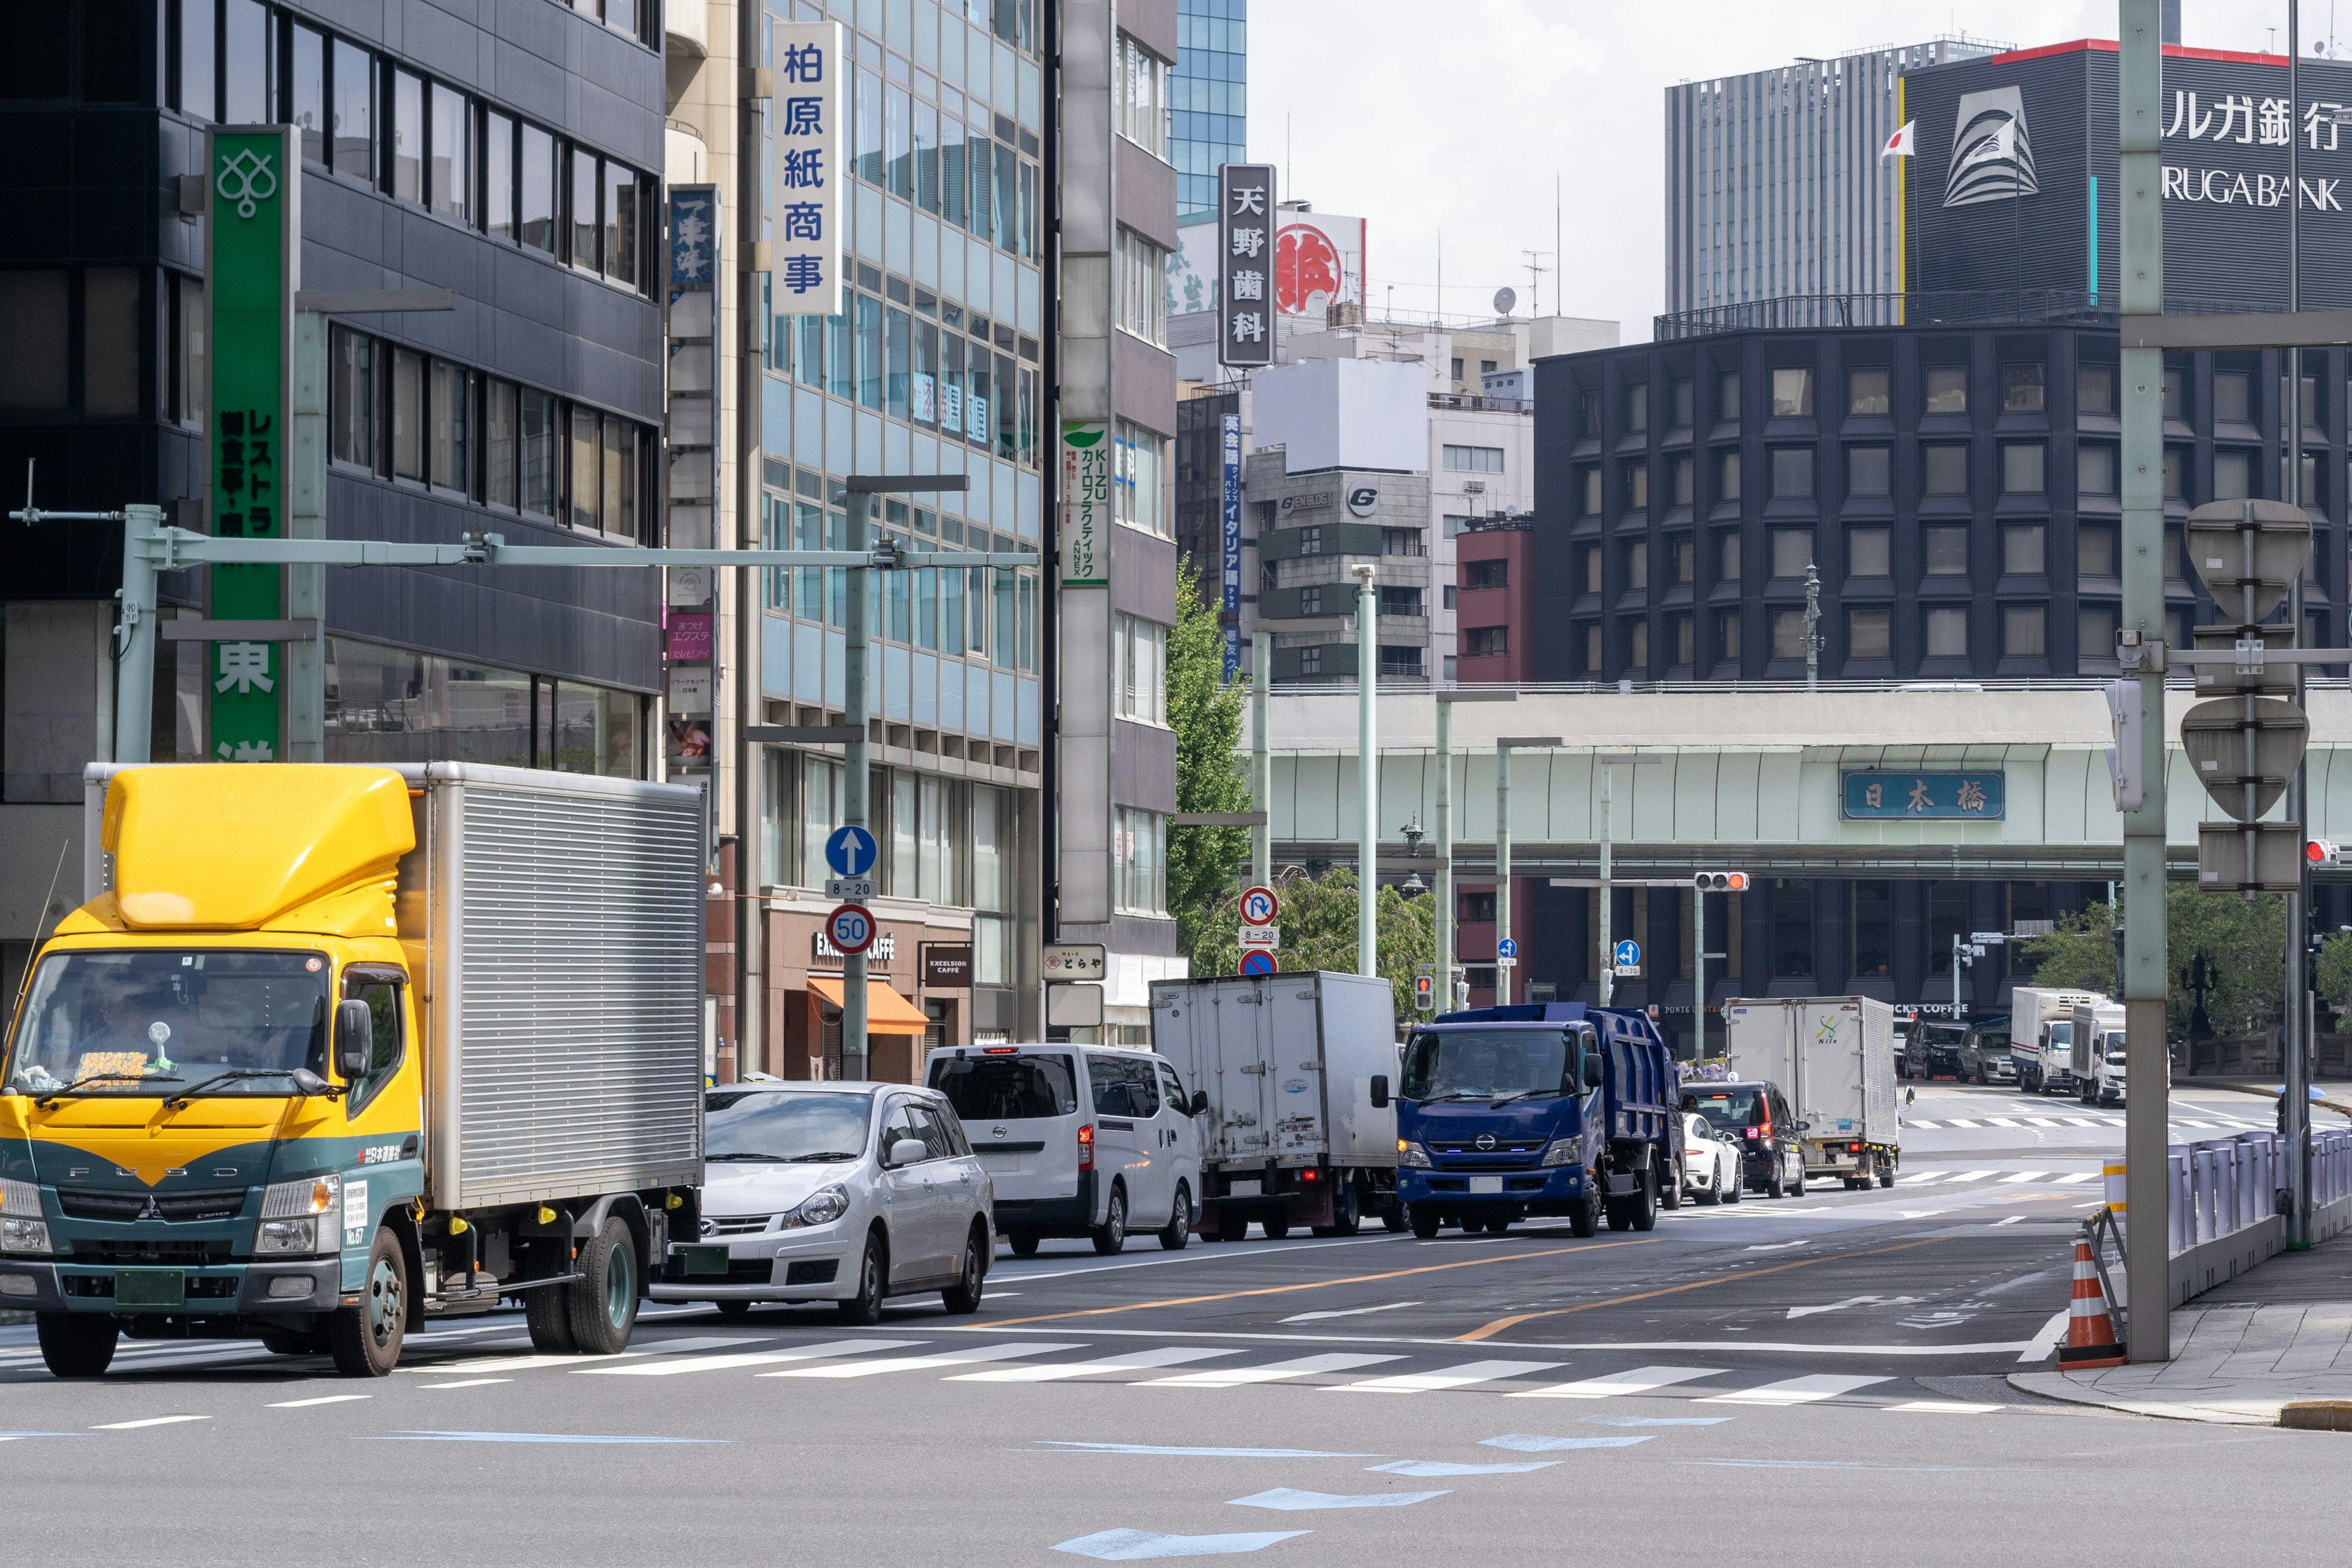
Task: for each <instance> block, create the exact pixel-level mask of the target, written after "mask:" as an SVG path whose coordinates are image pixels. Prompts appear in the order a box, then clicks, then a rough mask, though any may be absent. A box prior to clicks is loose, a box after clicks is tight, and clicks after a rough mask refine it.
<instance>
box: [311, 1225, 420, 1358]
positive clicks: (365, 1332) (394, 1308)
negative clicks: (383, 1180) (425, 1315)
mask: <svg viewBox="0 0 2352 1568" xmlns="http://www.w3.org/2000/svg"><path fill="white" fill-rule="evenodd" d="M407 1333H408V1260H407V1259H406V1258H404V1257H402V1256H401V1251H400V1238H399V1237H396V1236H394V1235H393V1234H392V1232H391V1231H389V1230H385V1229H382V1228H379V1229H378V1230H377V1231H376V1233H375V1245H374V1246H373V1247H369V1248H368V1260H367V1273H366V1274H365V1275H363V1276H362V1284H361V1286H360V1302H359V1305H358V1306H356V1307H339V1308H337V1309H336V1310H335V1312H334V1314H333V1315H332V1316H331V1317H330V1318H329V1319H328V1320H327V1350H328V1352H329V1353H330V1354H331V1355H332V1356H333V1357H334V1358H335V1370H336V1371H337V1372H340V1373H342V1374H343V1375H344V1376H345V1377H385V1376H388V1375H390V1374H391V1372H392V1369H393V1368H394V1367H395V1366H397V1365H399V1364H400V1343H401V1341H402V1340H403V1339H404V1338H405V1337H406V1335H407Z"/></svg>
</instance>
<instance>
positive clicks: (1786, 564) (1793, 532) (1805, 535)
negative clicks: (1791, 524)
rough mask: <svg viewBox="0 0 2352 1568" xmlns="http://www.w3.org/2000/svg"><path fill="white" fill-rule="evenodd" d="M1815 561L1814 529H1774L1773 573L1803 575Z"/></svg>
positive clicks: (1788, 575) (1782, 575) (1783, 575)
mask: <svg viewBox="0 0 2352 1568" xmlns="http://www.w3.org/2000/svg"><path fill="white" fill-rule="evenodd" d="M1812 563H1813V531H1812V530H1811V529H1810V528H1776V529H1774V530H1773V531H1772V575H1773V576H1775V577H1802V576H1803V575H1804V574H1805V568H1806V567H1808V566H1811V564H1812Z"/></svg>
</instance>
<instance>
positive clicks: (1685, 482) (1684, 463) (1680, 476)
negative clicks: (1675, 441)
mask: <svg viewBox="0 0 2352 1568" xmlns="http://www.w3.org/2000/svg"><path fill="white" fill-rule="evenodd" d="M1667 471H1668V472H1670V473H1671V474H1673V475H1674V492H1673V499H1672V504H1673V505H1675V506H1688V505H1690V504H1691V493H1692V479H1691V459H1690V458H1689V456H1688V455H1687V454H1685V456H1683V457H1679V458H1675V459H1674V460H1673V462H1672V463H1671V464H1670V465H1669V467H1668V469H1667Z"/></svg>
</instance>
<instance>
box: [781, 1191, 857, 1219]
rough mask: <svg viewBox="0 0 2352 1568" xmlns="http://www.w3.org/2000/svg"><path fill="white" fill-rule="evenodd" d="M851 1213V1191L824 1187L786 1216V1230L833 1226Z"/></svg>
mask: <svg viewBox="0 0 2352 1568" xmlns="http://www.w3.org/2000/svg"><path fill="white" fill-rule="evenodd" d="M848 1212H849V1191H848V1189H847V1188H845V1187H838V1186H834V1187H823V1188H820V1189H819V1190H817V1191H816V1192H814V1193H811V1194H809V1195H808V1196H807V1197H805V1198H803V1199H802V1200H801V1203H800V1206H799V1207H797V1208H794V1209H790V1210H787V1211H786V1212H785V1215H784V1228H785V1229H786V1230H798V1229H800V1228H801V1227H802V1226H812V1225H831V1224H832V1223H833V1222H834V1221H835V1220H837V1219H839V1218H840V1217H841V1216H842V1215H845V1214H847V1213H848Z"/></svg>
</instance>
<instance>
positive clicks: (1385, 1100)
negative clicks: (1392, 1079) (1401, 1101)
mask: <svg viewBox="0 0 2352 1568" xmlns="http://www.w3.org/2000/svg"><path fill="white" fill-rule="evenodd" d="M1388 1106H1389V1075H1388V1074H1386V1073H1384V1072H1376V1073H1374V1074H1373V1075H1372V1109H1373V1110H1387V1109H1388Z"/></svg>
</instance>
